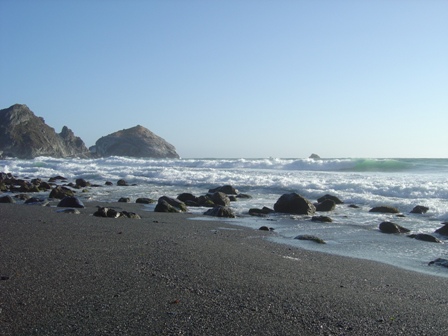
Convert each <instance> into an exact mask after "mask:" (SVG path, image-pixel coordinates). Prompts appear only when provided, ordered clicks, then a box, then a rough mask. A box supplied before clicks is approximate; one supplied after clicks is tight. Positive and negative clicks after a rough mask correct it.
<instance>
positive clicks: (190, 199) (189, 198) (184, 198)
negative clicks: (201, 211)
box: [177, 193, 199, 203]
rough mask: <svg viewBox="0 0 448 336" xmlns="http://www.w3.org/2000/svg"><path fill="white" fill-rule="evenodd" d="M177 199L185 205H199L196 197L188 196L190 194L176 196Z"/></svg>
mask: <svg viewBox="0 0 448 336" xmlns="http://www.w3.org/2000/svg"><path fill="white" fill-rule="evenodd" d="M177 199H178V200H179V201H181V202H184V203H186V202H194V203H199V201H198V197H197V196H195V195H193V194H190V193H182V194H180V195H178V196H177Z"/></svg>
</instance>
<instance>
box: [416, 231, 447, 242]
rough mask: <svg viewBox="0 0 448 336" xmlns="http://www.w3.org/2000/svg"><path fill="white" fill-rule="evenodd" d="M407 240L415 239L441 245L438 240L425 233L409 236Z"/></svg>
mask: <svg viewBox="0 0 448 336" xmlns="http://www.w3.org/2000/svg"><path fill="white" fill-rule="evenodd" d="M408 237H409V238H415V239H417V240H423V241H426V242H430V243H443V242H442V241H441V240H440V239H438V238H436V237H434V236H431V235H430V234H426V233H417V234H410V235H408Z"/></svg>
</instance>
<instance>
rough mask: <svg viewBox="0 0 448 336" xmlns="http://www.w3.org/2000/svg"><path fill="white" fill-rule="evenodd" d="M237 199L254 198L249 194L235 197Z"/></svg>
mask: <svg viewBox="0 0 448 336" xmlns="http://www.w3.org/2000/svg"><path fill="white" fill-rule="evenodd" d="M235 197H236V198H242V199H251V198H252V196H251V195H248V194H238V195H236V196H235Z"/></svg>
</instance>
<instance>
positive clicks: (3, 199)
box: [0, 195, 16, 203]
mask: <svg viewBox="0 0 448 336" xmlns="http://www.w3.org/2000/svg"><path fill="white" fill-rule="evenodd" d="M15 202H16V201H14V198H12V197H11V196H9V195H6V196H1V197H0V203H15Z"/></svg>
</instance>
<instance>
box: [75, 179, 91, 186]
mask: <svg viewBox="0 0 448 336" xmlns="http://www.w3.org/2000/svg"><path fill="white" fill-rule="evenodd" d="M75 183H76V187H78V188H86V187H90V182H87V181H86V180H84V179H82V178H78V179H76V181H75Z"/></svg>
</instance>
